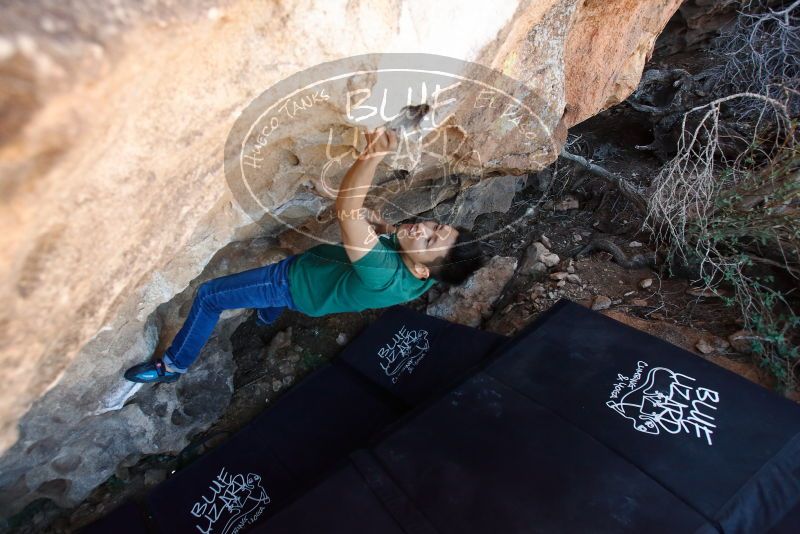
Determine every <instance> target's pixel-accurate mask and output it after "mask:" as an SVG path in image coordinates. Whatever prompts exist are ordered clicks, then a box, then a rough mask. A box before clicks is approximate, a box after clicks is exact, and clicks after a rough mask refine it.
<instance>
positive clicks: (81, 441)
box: [0, 0, 679, 514]
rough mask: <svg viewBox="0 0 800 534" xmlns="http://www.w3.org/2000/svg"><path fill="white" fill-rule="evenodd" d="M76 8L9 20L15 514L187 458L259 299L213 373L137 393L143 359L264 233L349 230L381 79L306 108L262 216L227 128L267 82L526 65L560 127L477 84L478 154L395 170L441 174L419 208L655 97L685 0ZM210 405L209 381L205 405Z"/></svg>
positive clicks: (464, 134)
mask: <svg viewBox="0 0 800 534" xmlns="http://www.w3.org/2000/svg"><path fill="white" fill-rule="evenodd" d="M62 4H63V2H61V3H59V2H56V1H54V0H31V1H28V2H16V3H11V4H9V5H8V6H6V7H4V8H3V16H2V17H1V18H0V80H2V82H0V83H2V84H3V87H2V89H3V90H2V95H3V96H2V98H0V116H2V117H3V124H2V125H0V191H2V195H0V202H2V204H3V209H2V210H0V227H2V229H3V231H2V232H0V251H2V252H1V253H0V260H1V261H0V280H2V281H3V282H2V285H0V298H2V301H3V303H4V306H3V308H2V310H0V359H2V361H3V362H4V365H3V366H2V368H0V380H1V381H2V383H3V384H4V390H3V394H2V396H1V397H0V454H3V456H2V457H0V508H1V509H2V510H3V512H4V514H13V513H15V512H16V511H18V510H19V509H20V508H21V507H22V506H24V505H25V504H26V503H28V502H31V501H32V500H34V499H37V498H39V497H47V498H52V499H54V500H55V501H56V502H57V503H58V504H59V505H62V506H70V505H74V504H75V503H77V502H79V501H80V500H82V499H84V498H85V497H86V495H88V493H89V492H90V491H91V489H92V488H93V487H94V486H95V485H97V484H98V483H99V482H100V481H102V480H105V479H106V478H107V477H108V476H109V475H110V473H112V472H113V469H114V467H115V465H114V464H117V463H119V462H121V461H122V460H123V459H124V458H125V457H126V456H129V455H131V454H134V455H136V454H138V455H143V454H151V453H156V452H158V453H163V452H175V451H177V450H179V449H180V448H181V447H182V446H183V445H184V444H185V443H186V442H187V441H186V440H187V436H189V435H191V434H192V433H196V432H198V431H200V430H202V429H203V428H205V427H207V426H208V425H209V424H211V423H212V422H213V420H214V418H215V417H218V414H219V413H221V410H222V408H223V407H224V405H225V404H226V398H228V396H229V395H230V384H229V383H228V382H227V380H228V379H227V377H228V376H229V374H230V371H231V366H232V365H233V364H232V363H231V361H230V354H229V352H228V349H227V348H225V347H226V343H227V339H226V332H227V330H226V328H228V327H230V326H232V325H234V324H235V323H236V321H239V320H241V315H231V314H226V317H229V318H227V319H224V320H223V321H222V323H221V324H220V326H219V329H218V330H217V341H216V342H215V343H216V344H213V343H212V344H210V345H209V346H208V347H207V349H206V350H205V352H204V354H205V356H204V357H203V358H201V363H199V364H198V365H199V367H198V370H201V369H202V370H203V371H198V372H196V373H194V374H195V376H194V377H192V378H189V377H186V378H185V379H183V378H182V379H181V381H180V386H178V387H172V388H167V387H156V388H153V387H144V388H141V389H138V390H135V391H134V389H133V388H131V387H130V386H128V385H127V384H124V383H121V382H120V375H121V373H122V372H123V371H124V369H125V368H127V367H128V366H130V365H132V364H134V363H137V362H140V361H142V360H144V359H147V358H149V357H151V356H152V355H153V354H154V353H158V352H159V351H160V350H163V348H164V347H165V346H166V345H167V344H168V343H169V342H170V340H171V337H172V336H173V335H174V333H175V331H176V330H177V328H178V327H179V326H180V324H181V321H182V317H185V312H186V308H187V307H188V305H189V302H190V300H191V295H192V292H193V291H194V289H195V288H196V287H197V284H199V282H200V281H202V280H205V279H207V278H208V277H209V276H211V274H212V271H213V275H214V276H219V275H221V274H228V273H231V272H236V271H235V270H236V269H237V268H239V267H243V264H242V263H236V262H235V261H232V260H231V261H228V260H230V259H231V258H232V256H227V258H228V259H225V258H226V254H234V255H235V254H239V253H241V254H244V255H245V256H246V257H247V258H249V259H250V260H251V263H250V264H249V265H251V266H256V265H259V263H258V262H259V261H264V259H265V258H264V257H261V256H259V254H261V252H258V251H256V250H249V249H248V248H247V247H248V246H249V245H250V244H252V239H254V238H257V237H264V238H270V239H271V238H276V237H277V238H279V239H280V241H279V242H280V243H281V244H282V245H281V247H282V248H285V249H288V250H290V251H292V252H297V251H299V250H302V249H303V248H305V247H306V246H308V244H309V241H308V240H306V241H304V240H303V239H309V238H308V236H313V239H311V242H314V240H316V242H319V240H320V239H321V238H324V239H337V237H338V234H337V233H336V227H335V222H334V221H332V220H331V219H330V212H331V210H330V208H331V204H332V202H333V199H332V196H331V192H330V190H329V189H326V183H324V182H325V181H324V180H322V177H321V174H322V173H323V172H328V173H329V174H328V175H326V176H325V177H326V179H327V178H329V179H330V183H333V184H335V183H337V181H338V180H341V177H342V176H343V174H344V172H345V171H346V168H347V161H346V160H345V159H337V157H334V156H338V155H341V154H347V153H352V151H353V150H354V149H359V148H360V146H357V145H358V144H359V142H358V140H357V139H354V137H353V135H352V134H353V132H354V131H355V130H354V126H356V125H354V122H353V120H354V119H353V117H352V116H349V115H348V109H349V108H348V107H347V106H346V105H345V104H344V99H345V97H346V96H347V95H348V90H351V89H354V88H356V89H358V88H376V87H380V82H381V80H379V79H378V77H373V76H363V77H359V76H356V75H353V76H351V77H349V78H348V79H343V80H341V83H338V84H336V85H334V86H332V89H331V92H330V93H327V96H329V97H330V98H329V99H327V100H325V99H324V98H321V99H320V100H311V101H308V102H309V104H308V106H311V107H313V110H307V109H305V108H302V107H301V108H299V110H298V108H293V110H292V112H291V119H292V120H291V121H289V123H288V127H287V129H285V130H282V131H281V133H280V135H276V136H273V137H272V138H271V139H270V141H271V142H272V145H270V150H268V151H265V152H264V153H263V160H261V161H259V162H258V163H259V165H260V167H259V168H260V171H261V172H260V174H259V181H257V183H255V190H256V194H257V196H258V201H259V202H260V203H261V204H262V207H263V208H264V210H263V214H264V216H263V218H254V217H253V216H252V211H251V210H250V209H249V207H248V206H247V205H246V203H245V202H244V201H243V199H242V197H241V196H240V194H241V191H238V190H237V189H236V188H235V187H234V186H233V185H232V184H231V183H230V182H229V181H228V180H227V179H226V178H227V177H226V174H225V172H224V170H225V165H228V164H230V163H231V161H232V159H233V158H232V157H231V152H229V151H227V150H226V148H229V147H226V139H229V136H230V135H233V136H234V137H235V135H234V134H237V133H238V131H239V128H240V127H241V126H242V124H243V122H242V121H240V120H239V119H240V118H242V117H246V116H247V112H248V110H250V109H251V106H250V104H251V103H253V102H254V99H257V97H258V95H259V94H261V93H262V91H264V90H265V89H267V88H271V87H274V86H275V85H276V84H277V83H279V82H281V81H283V80H286V79H287V78H289V77H290V76H295V75H296V76H301V75H302V73H304V72H307V70H308V69H310V68H312V67H314V66H316V65H320V64H323V63H326V62H332V61H340V60H341V59H342V58H352V57H357V56H358V57H360V56H361V55H364V54H367V53H369V52H373V51H375V50H378V51H380V52H389V53H391V52H403V53H407V52H409V51H411V52H422V51H424V52H426V53H429V54H438V55H441V56H446V57H447V58H455V59H456V60H460V61H466V62H470V65H472V64H475V65H482V66H484V68H487V69H489V68H491V69H493V71H494V72H497V73H498V76H499V75H500V74H502V75H503V76H507V77H509V78H510V79H513V80H517V81H518V82H519V84H520V85H519V87H518V89H519V92H518V94H517V95H516V96H517V97H519V99H520V101H523V102H526V103H532V102H535V103H536V105H535V106H534V108H535V114H536V119H537V124H539V125H540V126H541V128H540V129H539V130H537V132H536V133H534V134H531V135H526V133H529V132H526V133H523V131H522V130H520V129H516V128H513V127H511V126H510V124H511V123H512V122H513V119H514V118H515V116H514V115H513V111H514V110H513V109H508V110H504V111H508V113H509V114H507V115H506V117H507V119H508V120H506V121H505V122H501V121H498V116H499V115H498V114H497V113H496V112H497V109H496V108H492V107H491V106H489V105H487V106H486V107H485V108H476V107H475V106H471V105H470V104H472V103H474V101H467V100H463V101H462V100H459V101H457V102H455V103H453V109H452V111H453V115H452V116H453V121H454V122H456V123H457V124H456V125H455V126H454V127H452V128H451V127H450V126H451V125H450V124H442V125H439V126H438V129H437V130H435V131H431V132H429V133H428V135H430V136H431V137H430V139H431V140H433V139H434V138H435V139H437V140H438V142H439V143H443V142H444V139H445V138H447V139H448V142H449V143H450V145H449V146H456V147H458V148H457V149H455V150H453V151H450V152H446V153H445V157H443V158H433V159H425V160H420V161H419V162H416V164H415V166H414V165H406V166H405V167H404V166H402V165H399V164H398V165H394V166H393V164H392V163H391V162H390V161H388V160H387V161H386V162H385V163H383V164H382V165H381V167H380V169H379V173H378V175H379V176H378V178H377V180H376V181H377V182H378V183H379V184H382V185H392V184H397V183H399V184H401V185H402V184H407V183H409V180H407V179H405V181H404V179H399V178H397V177H396V176H395V173H396V171H399V170H403V171H405V172H406V173H407V175H406V178H413V179H414V183H415V184H418V183H419V184H429V185H430V184H433V186H435V187H429V188H428V189H429V192H424V193H421V192H419V191H418V190H414V189H413V188H406V189H403V188H400V189H398V190H394V189H390V188H389V187H384V188H383V189H382V192H381V194H380V195H379V196H378V197H377V201H378V202H379V203H383V204H386V205H392V204H396V205H397V206H401V207H402V208H403V210H405V213H408V214H416V213H420V212H423V211H425V209H430V206H431V205H436V204H437V203H439V202H442V201H443V200H444V199H448V198H450V199H452V198H455V197H456V195H457V194H458V193H459V188H460V187H461V183H460V182H459V183H458V184H456V185H453V184H452V183H448V184H445V183H438V182H436V181H435V180H433V178H432V177H435V176H440V175H442V174H446V175H447V176H449V175H451V174H458V173H463V174H468V175H471V176H474V177H476V179H486V178H489V177H491V176H495V175H500V176H505V175H522V174H525V173H528V172H536V171H538V170H540V169H542V168H544V167H546V166H547V165H548V164H549V163H551V162H552V161H553V160H554V159H555V158H556V156H557V154H558V153H559V151H560V148H561V145H562V144H563V142H564V140H565V138H566V129H567V128H568V127H570V126H572V125H573V124H576V123H577V122H579V121H582V120H584V119H586V118H588V117H590V116H592V115H593V114H595V113H597V112H598V111H600V110H602V109H604V108H606V107H608V106H610V105H613V104H614V103H616V102H620V101H622V100H624V99H625V98H626V97H627V96H628V95H629V94H630V93H631V91H632V90H633V89H634V87H635V86H636V82H637V81H638V79H639V77H640V75H641V71H642V66H643V64H644V61H645V59H646V57H647V56H648V54H649V53H650V50H651V49H652V45H653V42H654V40H655V38H656V36H657V35H658V33H659V32H660V31H661V29H662V28H663V26H664V25H665V24H666V22H667V21H668V20H669V18H670V16H671V15H672V13H673V12H674V11H675V9H676V8H677V6H678V4H679V2H678V0H648V1H644V2H642V1H639V0H609V1H607V2H595V3H591V2H578V1H576V0H544V1H541V2H522V1H521V0H520V1H518V2H514V1H512V2H505V3H500V4H498V5H497V6H494V5H493V6H492V9H487V8H486V6H485V5H483V4H480V8H477V7H476V8H471V7H467V8H465V5H464V4H463V3H462V2H453V1H445V2H437V3H422V2H413V1H410V0H405V1H398V2H391V3H382V2H377V3H376V2H367V1H363V0H362V1H358V0H357V1H348V2H345V1H338V2H330V3H329V2H325V3H324V6H323V5H322V4H319V5H318V6H317V7H315V8H314V9H308V5H307V3H305V2H300V1H299V0H287V1H284V2H267V3H255V2H249V1H245V0H229V1H226V2H224V3H221V4H219V5H217V6H216V7H213V8H210V7H209V3H208V2H207V1H205V0H187V1H182V2H173V1H168V0H154V1H152V2H136V1H134V0H119V1H117V2H114V8H113V9H91V8H88V7H81V6H80V5H79V4H78V3H75V2H67V5H68V6H69V9H64V8H63V5H62ZM476 6H477V4H476ZM420 21H424V23H422V22H420ZM344 26H346V27H347V29H348V30H347V31H346V32H343V31H342V30H341V29H342V27H344ZM354 36H355V37H354ZM620 36H624V38H620ZM198 51H201V52H198ZM266 52H268V53H266ZM392 57H393V56H392V55H391V54H385V55H384V56H378V55H376V56H364V58H363V61H364V62H365V65H364V67H365V69H367V70H369V69H373V70H372V71H370V72H375V70H376V69H377V65H378V64H379V62H380V61H383V60H387V61H388V60H391V59H392ZM298 79H299V78H298ZM8 80H11V81H12V82H13V83H8ZM416 89H417V90H416V92H415V93H414V94H413V95H412V96H413V98H414V99H416V100H415V101H414V102H413V103H420V101H421V99H422V96H421V88H420V87H417V88H416ZM428 89H430V91H428V93H427V95H426V97H427V98H428V99H430V98H431V91H432V90H433V88H432V87H431V88H428ZM375 94H379V93H378V92H377V91H376V92H375ZM317 96H318V97H322V96H323V95H319V94H318V95H317ZM287 102H288V101H287ZM302 103H303V105H306V101H303V102H302ZM404 103H405V102H404ZM294 104H297V101H295V102H294ZM287 109H288V108H287ZM397 111H398V108H397V106H395V107H394V108H392V109H387V110H386V112H387V113H388V114H395V113H397ZM288 113H289V112H288V111H287V114H288ZM375 119H376V120H377V119H378V117H375ZM445 131H446V133H448V134H449V135H448V136H445V135H443V134H444V133H445ZM542 132H547V133H548V135H546V136H543V134H542ZM426 139H428V138H427V137H426ZM223 147H225V148H223ZM254 162H255V160H254ZM323 169H324V171H323ZM395 201H396V202H395ZM493 205H494V206H501V207H502V206H504V205H505V204H503V203H502V202H498V203H494V204H493ZM464 206H465V210H466V211H470V210H471V207H470V206H468V205H466V204H465V205H464ZM326 217H327V218H326ZM470 217H471V214H470ZM473 220H474V219H473ZM289 226H290V227H291V228H293V230H287V227H289ZM298 235H299V236H300V237H301V238H302V239H301V238H297V239H293V238H290V237H289V236H298ZM277 243H278V241H275V242H273V241H270V245H269V247H272V248H273V252H277V251H278V247H277ZM290 245H292V246H290ZM229 247H234V248H236V247H240V248H242V250H240V251H239V252H236V251H234V250H233V249H231V248H229ZM293 247H294V248H293ZM258 250H259V251H260V250H261V249H258ZM225 251H227V252H225ZM283 252H285V251H283ZM215 258H216V259H217V260H218V263H216V264H215V263H214V262H215V261H217V260H215ZM550 259H551V260H552V259H553V258H550ZM556 262H557V261H556ZM545 265H547V263H545ZM551 266H552V265H551ZM226 324H227V325H228V326H227V327H226V326H225V325H226ZM279 387H280V385H279ZM131 395H133V396H132V397H131ZM190 399H201V400H198V401H197V402H200V406H195V407H194V409H195V410H197V411H195V412H193V413H187V412H186V407H187V406H194V405H193V404H191V403H192V402H194V401H191V400H190ZM202 399H204V400H202ZM204 406H208V407H209V408H208V410H207V411H203V410H202V409H201V408H202V407H204ZM189 410H190V411H192V408H189ZM173 414H176V415H173ZM173 418H174V420H175V421H178V422H177V423H176V422H173ZM108 436H114V439H113V442H112V441H109V440H108V439H107V438H108ZM95 438H96V442H95V441H93V440H94V439H95ZM103 444H106V445H107V447H105V448H102V445H103ZM101 448H102V450H101ZM56 459H58V461H56ZM77 459H80V461H78V460H77ZM64 473H67V474H64ZM63 480H66V482H63ZM52 481H62V482H57V483H56V482H52Z"/></svg>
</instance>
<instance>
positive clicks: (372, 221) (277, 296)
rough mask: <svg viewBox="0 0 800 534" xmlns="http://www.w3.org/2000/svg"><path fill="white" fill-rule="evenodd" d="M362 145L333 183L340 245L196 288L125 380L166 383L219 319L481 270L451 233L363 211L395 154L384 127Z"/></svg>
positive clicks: (406, 289)
mask: <svg viewBox="0 0 800 534" xmlns="http://www.w3.org/2000/svg"><path fill="white" fill-rule="evenodd" d="M364 138H365V141H366V147H365V148H364V150H363V151H362V152H361V154H359V156H358V157H357V158H356V161H355V162H354V163H353V165H352V166H351V167H350V169H349V170H348V171H347V172H346V173H345V175H344V177H343V178H342V182H341V185H340V189H339V193H338V196H337V199H336V204H335V209H336V216H337V219H338V221H339V227H340V230H341V235H342V244H337V245H331V244H322V245H317V246H315V247H313V248H311V249H309V250H307V251H306V252H304V253H301V254H295V255H292V256H289V257H287V258H285V259H283V260H281V261H279V262H277V263H273V264H270V265H266V266H264V267H258V268H255V269H251V270H248V271H244V272H241V273H236V274H231V275H227V276H222V277H220V278H214V279H212V280H208V281H206V282H204V283H202V284H200V286H199V288H198V290H197V294H196V295H195V299H194V302H193V303H192V307H191V309H190V311H189V315H188V316H187V318H186V321H185V322H184V324H183V326H182V327H181V329H180V331H179V332H178V333H177V335H176V336H175V338H174V339H173V341H172V344H171V345H170V346H169V347H168V348H167V350H166V351H165V352H164V354H163V356H162V357H161V358H157V359H155V360H154V361H148V362H144V363H141V364H138V365H135V366H133V367H131V368H130V369H128V370H127V371H126V372H125V378H127V379H128V380H131V381H133V382H175V381H176V380H178V379H179V378H180V376H181V374H183V373H185V372H186V371H187V369H188V367H189V366H190V365H191V364H192V363H193V362H194V361H195V359H196V358H197V356H198V355H199V354H200V350H201V349H202V348H203V345H205V343H206V341H207V340H208V338H209V337H210V336H211V333H212V331H213V330H214V326H215V325H216V323H217V321H218V320H219V316H220V313H221V312H222V311H223V310H226V309H235V308H255V315H256V323H257V324H259V325H269V324H271V323H273V322H274V321H276V320H277V319H278V317H279V316H280V314H281V312H282V311H283V310H284V309H285V308H289V309H292V310H297V311H299V312H301V313H303V314H305V315H309V316H313V317H319V316H322V315H327V314H330V313H337V312H352V311H361V310H364V309H368V308H384V307H388V306H392V305H395V304H401V303H403V302H407V301H410V300H413V299H415V298H417V297H419V296H420V295H422V294H423V293H425V292H426V291H427V290H428V289H429V288H430V287H431V286H433V285H434V283H435V282H436V281H442V282H446V283H448V284H452V285H457V284H460V283H462V282H463V281H464V280H466V279H467V277H468V276H469V275H470V274H472V273H473V272H474V271H475V270H477V269H478V268H479V267H481V266H482V265H483V262H484V260H483V257H482V255H481V251H480V246H479V244H478V243H477V242H476V241H475V240H474V239H473V236H472V235H471V233H470V232H469V231H468V230H467V229H465V228H461V227H454V226H450V225H446V224H440V223H438V222H435V221H423V222H417V223H415V224H402V225H400V226H398V227H396V228H395V227H394V226H392V225H390V224H388V223H386V221H384V220H383V219H382V218H381V217H380V216H379V215H378V214H377V213H376V212H375V211H373V210H368V209H366V208H364V199H365V197H366V194H367V191H368V190H369V188H370V186H371V185H372V180H373V178H374V176H375V171H376V169H377V167H378V164H379V163H380V161H381V160H382V159H383V158H384V157H385V156H386V155H387V154H389V153H392V152H394V151H395V150H396V149H397V145H398V141H397V133H396V132H395V131H394V130H392V129H388V128H385V127H379V128H377V129H375V130H374V131H366V132H365V133H364Z"/></svg>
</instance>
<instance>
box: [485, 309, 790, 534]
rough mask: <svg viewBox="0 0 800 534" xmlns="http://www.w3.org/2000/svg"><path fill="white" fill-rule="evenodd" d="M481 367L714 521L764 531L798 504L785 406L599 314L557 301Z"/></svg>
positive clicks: (778, 399)
mask: <svg viewBox="0 0 800 534" xmlns="http://www.w3.org/2000/svg"><path fill="white" fill-rule="evenodd" d="M486 372H487V374H488V375H490V376H492V377H493V378H496V379H498V380H500V381H501V382H503V383H504V384H506V385H508V386H509V387H512V388H513V389H514V390H515V391H517V392H519V393H520V394H522V395H525V396H527V397H528V398H530V399H531V400H532V401H534V402H536V403H538V404H540V405H541V406H543V407H545V408H547V409H549V410H551V411H552V412H553V413H555V414H558V415H559V416H560V417H563V418H564V419H565V420H567V421H569V422H570V423H571V424H573V425H575V426H576V427H577V428H579V429H581V430H582V431H584V432H586V433H587V434H589V435H591V436H592V437H593V438H594V439H596V440H598V441H600V442H601V443H603V444H604V445H605V446H606V447H608V448H609V449H610V450H613V451H615V452H616V453H617V454H618V455H619V456H620V457H622V458H625V459H626V460H627V461H629V462H631V463H632V464H633V465H636V467H637V468H638V469H640V470H641V471H642V472H644V473H646V474H647V475H648V476H650V477H651V478H653V480H655V481H657V482H658V483H660V484H661V485H663V487H664V488H666V489H667V490H669V491H671V492H673V493H674V494H675V495H676V496H678V497H680V498H681V499H682V500H684V501H685V502H686V503H687V504H689V505H690V506H692V507H693V508H695V509H696V510H698V511H699V512H700V513H702V514H703V515H704V516H705V517H707V518H708V519H709V520H711V521H712V522H715V523H718V524H719V525H720V526H721V527H723V529H724V530H739V529H743V530H744V531H751V532H752V531H758V530H759V529H762V530H763V529H764V528H766V527H768V526H769V525H772V524H774V522H775V521H776V520H777V519H779V518H780V517H781V516H782V515H783V514H785V513H786V511H787V510H788V509H789V508H791V507H792V506H793V505H794V504H795V503H797V502H800V408H799V407H798V406H797V405H796V404H794V403H792V402H790V401H789V400H787V399H784V398H781V397H779V396H778V395H775V394H774V393H772V392H770V391H768V390H767V389H765V388H763V387H760V386H758V385H756V384H753V383H751V382H749V381H748V380H746V379H744V378H742V377H741V376H739V375H737V374H735V373H732V372H729V371H727V370H725V369H723V368H721V367H719V366H717V365H715V364H712V363H710V362H708V361H706V360H704V359H702V358H700V357H698V356H696V355H694V354H692V353H690V352H687V351H685V350H683V349H681V348H679V347H676V346H675V345H671V344H669V343H667V342H665V341H662V340H660V339H658V338H656V337H654V336H651V335H648V334H646V333H644V332H641V331H639V330H636V329H633V328H630V327H628V326H625V325H623V324H621V323H619V322H617V321H614V320H613V319H610V318H608V317H605V316H603V315H601V314H599V313H595V312H592V311H591V310H588V309H586V308H583V307H581V306H578V305H577V304H574V303H569V302H562V303H560V304H559V305H558V306H557V307H556V308H555V309H553V310H551V313H549V314H548V317H547V318H546V320H545V321H543V322H542V323H541V324H539V325H536V326H535V327H533V328H529V329H527V330H526V331H524V332H522V333H520V335H518V336H516V337H515V338H514V341H513V342H512V343H510V344H509V345H508V346H507V348H506V350H505V351H504V353H503V355H502V357H501V358H500V359H499V360H498V361H496V362H495V363H493V364H492V365H490V366H489V367H488V368H487V370H486Z"/></svg>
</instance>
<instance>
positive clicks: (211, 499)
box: [191, 467, 270, 534]
mask: <svg viewBox="0 0 800 534" xmlns="http://www.w3.org/2000/svg"><path fill="white" fill-rule="evenodd" d="M269 502H270V498H269V496H268V495H267V492H266V490H265V489H264V488H263V487H262V486H261V477H260V476H259V475H257V474H255V473H248V474H246V475H242V474H239V475H231V474H230V473H228V472H227V471H226V470H225V468H224V467H223V468H222V470H220V472H219V474H218V475H217V476H216V477H215V478H214V480H212V481H211V485H210V486H209V487H208V490H207V491H206V494H205V495H203V496H202V497H201V498H200V500H199V501H197V502H196V503H194V505H192V510H191V514H192V515H193V516H194V517H196V518H198V519H200V522H199V523H197V524H196V525H195V527H197V530H198V531H200V532H201V533H202V534H212V533H219V534H236V533H237V532H241V531H242V530H243V529H244V528H245V527H246V526H247V525H252V524H253V523H254V522H255V521H256V520H257V519H258V518H259V517H260V516H261V514H262V513H263V512H264V509H265V508H266V505H267V504H269Z"/></svg>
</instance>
